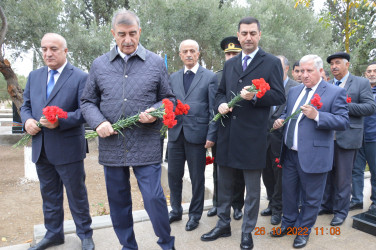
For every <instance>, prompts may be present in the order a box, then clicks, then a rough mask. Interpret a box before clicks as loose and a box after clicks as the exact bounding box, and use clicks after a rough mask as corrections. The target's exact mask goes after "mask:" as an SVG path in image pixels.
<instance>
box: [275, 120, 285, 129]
mask: <svg viewBox="0 0 376 250" xmlns="http://www.w3.org/2000/svg"><path fill="white" fill-rule="evenodd" d="M284 121H285V120H284V119H277V120H275V121H274V124H273V129H279V128H280V127H282V126H283V122H284Z"/></svg>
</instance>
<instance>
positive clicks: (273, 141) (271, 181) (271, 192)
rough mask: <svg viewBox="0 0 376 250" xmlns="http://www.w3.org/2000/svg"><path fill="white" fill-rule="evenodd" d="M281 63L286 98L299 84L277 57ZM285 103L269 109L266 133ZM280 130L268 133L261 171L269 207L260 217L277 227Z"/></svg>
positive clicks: (280, 193) (280, 178)
mask: <svg viewBox="0 0 376 250" xmlns="http://www.w3.org/2000/svg"><path fill="white" fill-rule="evenodd" d="M277 57H278V58H279V59H280V60H281V63H282V68H283V86H284V87H285V95H286V96H287V94H288V92H289V90H290V88H291V87H294V86H296V85H299V84H300V83H298V82H296V81H294V80H292V79H290V78H289V77H288V76H287V72H288V71H289V61H288V60H287V58H286V57H285V56H282V55H279V56H277ZM299 70H300V69H299ZM285 107H286V103H285V104H282V105H280V106H273V107H271V109H270V117H269V124H268V127H267V129H268V132H269V131H270V129H271V128H272V127H273V124H274V121H275V120H276V119H278V118H279V117H280V116H281V113H282V111H283V110H284V109H285ZM282 136H283V135H282V129H278V130H275V131H273V132H272V133H268V146H267V147H268V149H267V155H266V168H264V169H263V171H262V180H263V182H264V185H265V188H266V194H267V196H268V200H269V205H268V207H267V208H266V209H264V210H262V211H261V215H262V216H268V215H271V218H270V223H271V224H272V225H278V224H279V223H280V222H281V216H282V169H281V168H280V167H278V166H279V164H278V163H276V161H275V159H276V158H279V155H280V152H281V145H282Z"/></svg>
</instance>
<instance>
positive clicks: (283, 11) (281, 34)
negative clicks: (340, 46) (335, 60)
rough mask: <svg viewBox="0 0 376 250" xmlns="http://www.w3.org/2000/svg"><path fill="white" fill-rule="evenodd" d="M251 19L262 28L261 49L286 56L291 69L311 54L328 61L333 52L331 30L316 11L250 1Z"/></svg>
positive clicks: (288, 0) (287, 1) (284, 2)
mask: <svg viewBox="0 0 376 250" xmlns="http://www.w3.org/2000/svg"><path fill="white" fill-rule="evenodd" d="M248 2H249V4H250V10H252V11H250V12H249V15H252V16H254V17H256V18H257V19H258V20H259V21H260V24H261V34H262V36H261V40H260V46H261V47H262V48H263V49H265V50H266V51H268V52H270V53H272V54H274V55H284V56H286V57H287V58H288V59H289V61H290V65H291V66H292V64H293V63H294V62H295V61H297V60H299V59H300V58H301V57H303V56H304V55H307V54H317V55H319V56H320V57H321V58H322V59H323V60H324V61H325V58H326V57H327V55H328V53H329V52H330V51H332V50H335V48H333V45H331V44H332V43H331V39H330V36H329V34H330V32H331V29H330V27H326V26H324V25H323V24H322V23H320V22H319V21H318V17H316V16H315V15H314V11H313V10H312V8H305V7H303V6H298V7H297V8H294V4H295V1H292V0H262V1H253V0H250V1H248Z"/></svg>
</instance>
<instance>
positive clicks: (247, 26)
mask: <svg viewBox="0 0 376 250" xmlns="http://www.w3.org/2000/svg"><path fill="white" fill-rule="evenodd" d="M247 31H249V32H252V31H258V28H257V24H256V23H251V24H245V23H242V24H240V27H239V32H247Z"/></svg>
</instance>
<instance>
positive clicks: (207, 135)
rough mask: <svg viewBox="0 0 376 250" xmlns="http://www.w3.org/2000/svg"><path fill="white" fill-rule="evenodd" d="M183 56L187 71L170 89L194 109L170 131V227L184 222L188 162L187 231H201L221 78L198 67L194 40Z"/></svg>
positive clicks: (185, 46)
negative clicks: (184, 184)
mask: <svg viewBox="0 0 376 250" xmlns="http://www.w3.org/2000/svg"><path fill="white" fill-rule="evenodd" d="M179 51H180V52H179V55H180V58H181V60H182V61H183V63H184V68H183V69H181V70H179V71H178V72H175V73H173V74H172V75H171V78H170V85H171V88H172V92H173V93H174V94H175V96H176V98H177V99H179V100H181V101H182V102H183V103H186V104H188V105H189V106H190V109H189V113H188V115H185V116H184V117H182V116H178V117H177V120H178V123H177V125H176V126H175V127H173V128H171V129H169V130H168V147H167V148H168V185H169V187H170V194H171V207H172V210H171V211H170V214H169V220H170V223H172V222H174V221H178V220H181V218H182V213H183V208H182V206H181V200H182V198H181V197H182V183H183V176H184V166H185V162H186V161H187V162H188V168H189V176H190V178H191V181H192V199H191V204H190V206H189V220H188V222H187V224H186V226H185V230H187V231H192V230H194V229H196V228H197V227H198V224H199V220H200V219H201V215H202V212H203V209H204V194H205V156H206V154H205V153H206V149H207V148H210V147H212V146H213V145H214V142H215V140H216V132H217V125H216V123H214V122H210V121H211V119H212V118H213V116H214V114H213V113H214V111H213V108H214V99H215V93H216V92H217V89H218V83H217V76H216V75H215V74H214V73H213V72H211V71H209V70H207V69H205V68H203V67H201V66H200V65H199V64H198V58H199V55H200V52H199V45H198V43H197V42H196V41H194V40H185V41H182V42H181V44H180V46H179Z"/></svg>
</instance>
